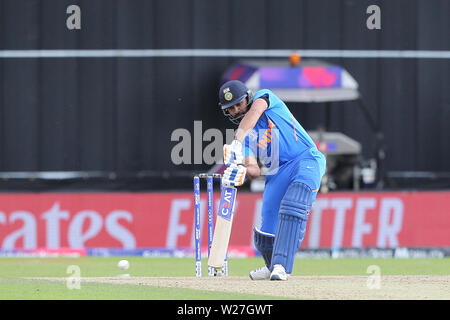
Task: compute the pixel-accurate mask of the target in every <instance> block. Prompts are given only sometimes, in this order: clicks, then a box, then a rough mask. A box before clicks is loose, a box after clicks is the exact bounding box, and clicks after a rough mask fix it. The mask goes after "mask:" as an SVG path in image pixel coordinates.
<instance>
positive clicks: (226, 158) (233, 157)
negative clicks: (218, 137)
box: [223, 140, 244, 166]
mask: <svg viewBox="0 0 450 320" xmlns="http://www.w3.org/2000/svg"><path fill="white" fill-rule="evenodd" d="M243 161H244V155H243V154H242V143H241V142H240V141H238V140H233V142H232V143H231V144H225V145H224V146H223V162H224V163H225V165H227V166H230V165H231V164H236V165H238V164H242V162H243Z"/></svg>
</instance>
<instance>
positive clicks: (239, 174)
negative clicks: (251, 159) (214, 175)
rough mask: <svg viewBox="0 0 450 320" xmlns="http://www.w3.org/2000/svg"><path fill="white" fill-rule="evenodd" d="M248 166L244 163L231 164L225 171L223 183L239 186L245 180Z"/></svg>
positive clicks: (227, 185) (229, 185) (228, 185)
mask: <svg viewBox="0 0 450 320" xmlns="http://www.w3.org/2000/svg"><path fill="white" fill-rule="evenodd" d="M246 173H247V168H246V167H244V166H243V165H236V164H231V165H230V166H229V167H228V168H227V169H226V170H225V171H224V173H223V177H222V184H223V185H224V186H226V187H239V186H241V185H242V184H243V183H244V181H245V175H246Z"/></svg>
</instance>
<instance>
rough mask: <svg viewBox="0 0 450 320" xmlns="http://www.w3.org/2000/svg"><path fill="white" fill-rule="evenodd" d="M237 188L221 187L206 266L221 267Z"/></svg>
mask: <svg viewBox="0 0 450 320" xmlns="http://www.w3.org/2000/svg"><path fill="white" fill-rule="evenodd" d="M236 193H237V189H236V188H234V187H225V186H224V187H223V188H222V193H221V196H220V205H219V211H218V212H217V219H216V226H215V228H214V236H213V241H212V244H211V250H210V254H209V258H208V266H210V267H213V268H216V269H218V268H222V266H223V264H224V262H225V258H226V256H227V251H228V243H229V241H230V235H231V227H232V225H233V216H234V207H235V200H236Z"/></svg>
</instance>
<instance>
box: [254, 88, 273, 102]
mask: <svg viewBox="0 0 450 320" xmlns="http://www.w3.org/2000/svg"><path fill="white" fill-rule="evenodd" d="M263 96H268V97H269V98H270V97H272V96H275V94H274V93H273V92H272V91H271V90H269V89H261V90H258V91H256V92H255V94H254V95H253V100H256V99H258V98H261V97H263Z"/></svg>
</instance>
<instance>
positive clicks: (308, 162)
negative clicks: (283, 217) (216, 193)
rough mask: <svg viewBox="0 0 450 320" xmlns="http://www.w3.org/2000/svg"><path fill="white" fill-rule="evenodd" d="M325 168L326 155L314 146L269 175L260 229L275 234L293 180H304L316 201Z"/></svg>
mask: <svg viewBox="0 0 450 320" xmlns="http://www.w3.org/2000/svg"><path fill="white" fill-rule="evenodd" d="M325 170H326V160H325V156H324V155H323V154H322V153H321V152H319V151H317V150H316V149H314V148H312V149H310V150H307V151H305V152H303V153H302V154H301V155H300V156H299V157H297V158H296V159H293V160H291V161H288V162H286V163H284V164H283V165H281V166H280V167H279V168H278V171H277V173H276V174H274V175H267V176H266V185H265V188H264V194H263V205H262V212H261V220H262V224H261V229H260V230H261V231H262V232H264V233H269V234H275V232H276V228H277V222H278V211H279V209H280V203H281V200H282V199H283V197H284V194H285V193H286V190H287V188H288V186H289V185H290V184H291V183H292V182H294V181H296V182H302V183H304V184H306V185H307V186H308V187H310V188H311V189H312V190H313V202H314V200H315V199H316V196H317V192H318V191H319V188H320V182H321V180H322V176H323V175H324V174H325Z"/></svg>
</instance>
